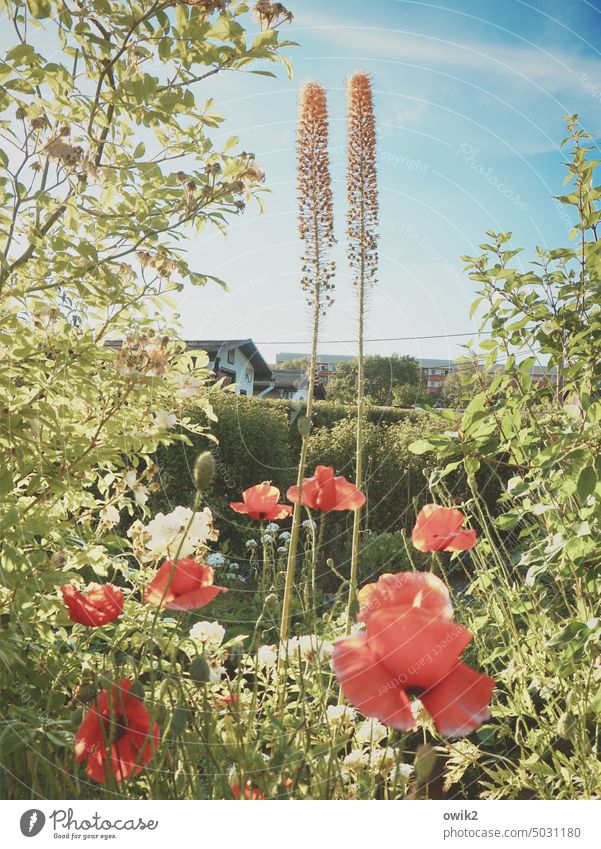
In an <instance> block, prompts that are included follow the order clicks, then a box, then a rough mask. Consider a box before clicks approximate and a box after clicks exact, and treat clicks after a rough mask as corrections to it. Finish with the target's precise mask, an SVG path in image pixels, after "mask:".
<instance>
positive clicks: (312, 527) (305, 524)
mask: <svg viewBox="0 0 601 849" xmlns="http://www.w3.org/2000/svg"><path fill="white" fill-rule="evenodd" d="M303 528H306V529H307V530H308V531H314V530H315V528H316V525H315V522H314V521H313V519H305V521H304V522H303Z"/></svg>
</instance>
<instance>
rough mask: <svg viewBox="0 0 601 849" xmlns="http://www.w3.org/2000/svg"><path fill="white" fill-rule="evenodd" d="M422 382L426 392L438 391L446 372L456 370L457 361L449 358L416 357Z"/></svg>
mask: <svg viewBox="0 0 601 849" xmlns="http://www.w3.org/2000/svg"><path fill="white" fill-rule="evenodd" d="M418 363H419V367H420V369H421V373H422V377H423V382H424V386H425V388H426V390H427V391H428V392H438V391H440V390H441V389H442V387H443V385H444V382H445V380H446V377H447V374H450V372H452V371H457V363H454V362H452V361H451V360H430V359H418Z"/></svg>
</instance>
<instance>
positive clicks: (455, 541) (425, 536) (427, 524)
mask: <svg viewBox="0 0 601 849" xmlns="http://www.w3.org/2000/svg"><path fill="white" fill-rule="evenodd" d="M464 522H465V516H464V515H463V513H462V512H461V511H460V510H455V509H453V508H452V507H441V506H440V505H439V504H426V506H425V507H422V509H421V510H420V512H419V514H418V517H417V520H416V522H415V527H414V528H413V530H412V532H411V541H412V542H413V545H414V546H415V547H416V548H417V549H418V550H419V551H469V549H470V548H473V547H474V546H475V545H476V531H472V530H461V526H462V525H463V523H464Z"/></svg>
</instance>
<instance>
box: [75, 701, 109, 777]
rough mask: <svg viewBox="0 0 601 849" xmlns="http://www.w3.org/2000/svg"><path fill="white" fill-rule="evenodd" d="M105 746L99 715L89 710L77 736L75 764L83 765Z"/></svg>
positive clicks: (92, 709)
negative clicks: (85, 760)
mask: <svg viewBox="0 0 601 849" xmlns="http://www.w3.org/2000/svg"><path fill="white" fill-rule="evenodd" d="M103 745H104V742H103V738H102V730H101V726H100V720H99V717H98V713H97V712H96V710H94V708H91V709H90V710H88V712H87V713H86V715H85V716H84V718H83V720H82V723H81V725H80V726H79V728H78V730H77V734H76V735H75V747H74V748H75V762H76V763H78V764H79V763H81V762H82V761H83V760H84V759H85V758H86V757H88V756H89V755H90V753H91V752H93V751H94V750H95V749H97V748H98V747H99V746H100V747H102V746H103Z"/></svg>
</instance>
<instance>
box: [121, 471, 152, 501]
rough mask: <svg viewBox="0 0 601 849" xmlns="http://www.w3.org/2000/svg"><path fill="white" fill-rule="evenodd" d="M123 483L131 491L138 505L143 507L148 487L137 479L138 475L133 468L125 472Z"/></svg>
mask: <svg viewBox="0 0 601 849" xmlns="http://www.w3.org/2000/svg"><path fill="white" fill-rule="evenodd" d="M125 483H126V484H127V485H128V487H129V488H130V489H131V491H132V492H133V495H134V498H135V499H136V503H137V504H139V505H140V507H143V506H144V505H145V504H146V502H147V501H148V488H147V487H145V486H144V484H143V483H141V482H140V481H139V480H138V476H137V475H136V473H135V471H134V470H133V469H130V470H129V471H128V472H126V473H125Z"/></svg>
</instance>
